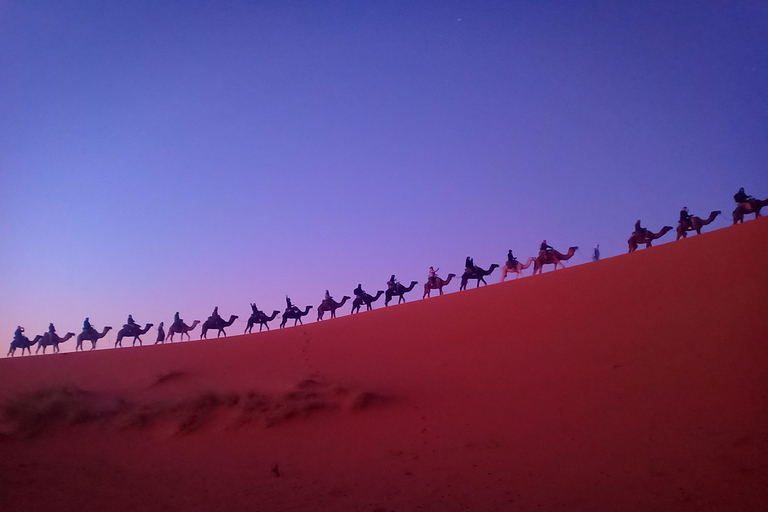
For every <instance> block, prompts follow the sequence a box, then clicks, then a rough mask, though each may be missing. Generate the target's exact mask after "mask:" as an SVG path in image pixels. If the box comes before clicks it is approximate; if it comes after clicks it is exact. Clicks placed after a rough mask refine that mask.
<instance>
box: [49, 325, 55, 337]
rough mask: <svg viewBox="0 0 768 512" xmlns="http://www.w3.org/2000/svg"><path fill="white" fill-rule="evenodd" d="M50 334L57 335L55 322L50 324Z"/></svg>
mask: <svg viewBox="0 0 768 512" xmlns="http://www.w3.org/2000/svg"><path fill="white" fill-rule="evenodd" d="M48 334H50V335H51V336H53V335H54V334H56V328H55V327H54V326H53V322H51V323H49V324H48Z"/></svg>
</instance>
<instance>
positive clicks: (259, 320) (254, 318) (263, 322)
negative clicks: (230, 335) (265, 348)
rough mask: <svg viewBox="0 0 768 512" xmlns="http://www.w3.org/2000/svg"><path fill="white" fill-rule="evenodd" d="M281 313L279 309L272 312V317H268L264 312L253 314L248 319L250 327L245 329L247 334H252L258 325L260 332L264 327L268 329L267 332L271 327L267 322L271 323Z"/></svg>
mask: <svg viewBox="0 0 768 512" xmlns="http://www.w3.org/2000/svg"><path fill="white" fill-rule="evenodd" d="M279 313H280V311H278V310H277V309H276V310H274V311H273V312H272V316H267V314H266V313H265V312H263V311H259V310H258V309H257V310H256V312H255V313H252V314H251V316H250V317H249V318H248V325H247V326H246V328H245V331H244V332H243V334H245V333H250V332H251V330H252V329H253V326H254V325H256V324H259V332H261V329H262V327H266V328H267V330H269V326H268V325H267V322H271V321H272V320H274V319H275V317H277V315H278V314H279Z"/></svg>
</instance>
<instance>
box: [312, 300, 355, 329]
mask: <svg viewBox="0 0 768 512" xmlns="http://www.w3.org/2000/svg"><path fill="white" fill-rule="evenodd" d="M351 298H352V297H350V296H349V295H345V296H343V297H342V298H341V302H336V301H335V300H333V299H330V300H327V301H326V300H323V302H321V303H320V305H319V306H317V321H318V322H319V321H320V320H322V319H323V314H325V312H326V311H330V312H331V318H336V310H337V309H339V308H340V307H341V306H343V305H344V304H345V303H346V302H347V301H348V300H349V299H351ZM329 303H330V304H329Z"/></svg>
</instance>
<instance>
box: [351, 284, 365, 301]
mask: <svg viewBox="0 0 768 512" xmlns="http://www.w3.org/2000/svg"><path fill="white" fill-rule="evenodd" d="M353 293H354V294H355V297H358V298H359V299H360V300H363V296H364V295H365V290H363V285H362V284H360V283H357V288H355V289H354V292H353Z"/></svg>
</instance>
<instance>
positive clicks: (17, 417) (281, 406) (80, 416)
mask: <svg viewBox="0 0 768 512" xmlns="http://www.w3.org/2000/svg"><path fill="white" fill-rule="evenodd" d="M181 376H183V374H182V373H180V372H170V373H168V374H165V375H162V376H159V377H158V378H157V380H156V382H155V384H153V386H154V385H157V384H162V383H163V382H167V381H168V380H172V379H177V378H179V377H181ZM384 402H385V398H384V397H383V396H382V395H380V394H378V393H373V392H370V391H360V390H351V389H348V388H346V387H344V386H340V385H338V384H334V383H330V382H322V381H318V380H315V379H307V380H304V381H301V382H299V384H298V385H296V386H295V387H294V388H293V389H289V390H288V391H285V392H283V393H260V392H257V391H247V392H244V393H235V392H226V393H223V392H218V391H212V390H208V391H202V392H198V393H194V394H192V395H189V396H185V397H181V398H178V399H169V400H162V401H152V402H146V403H131V402H129V401H127V400H125V399H123V398H121V397H114V396H112V397H109V396H104V395H100V394H97V393H94V392H90V391H86V390H82V389H80V388H77V387H75V386H59V387H51V388H41V389H39V390H36V391H32V392H25V393H19V394H18V395H15V396H13V397H11V398H10V399H8V400H7V401H6V402H5V403H4V404H3V405H2V408H1V409H0V434H2V435H6V436H21V437H32V436H36V435H39V434H41V433H43V432H44V431H46V430H48V429H50V428H52V427H54V426H55V425H63V426H71V425H76V424H81V423H86V422H93V421H105V422H106V421H109V422H111V423H112V424H114V425H115V426H116V427H117V428H120V429H145V428H151V427H153V426H155V425H161V424H162V425H171V426H172V428H173V430H174V431H175V432H176V433H178V434H191V433H194V432H196V431H198V430H200V429H201V428H203V427H204V426H206V425H208V424H209V423H210V422H211V421H212V420H213V419H214V418H217V417H221V416H223V417H224V418H225V419H228V420H229V421H228V424H229V425H230V426H234V427H237V426H242V425H248V424H261V425H263V426H266V427H274V426H276V425H280V424H282V423H284V422H286V421H289V420H292V419H297V418H305V417H308V416H310V415H313V414H317V413H320V412H324V411H333V410H360V409H365V408H368V407H371V406H375V405H380V404H383V403H384ZM233 418H234V419H233Z"/></svg>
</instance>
